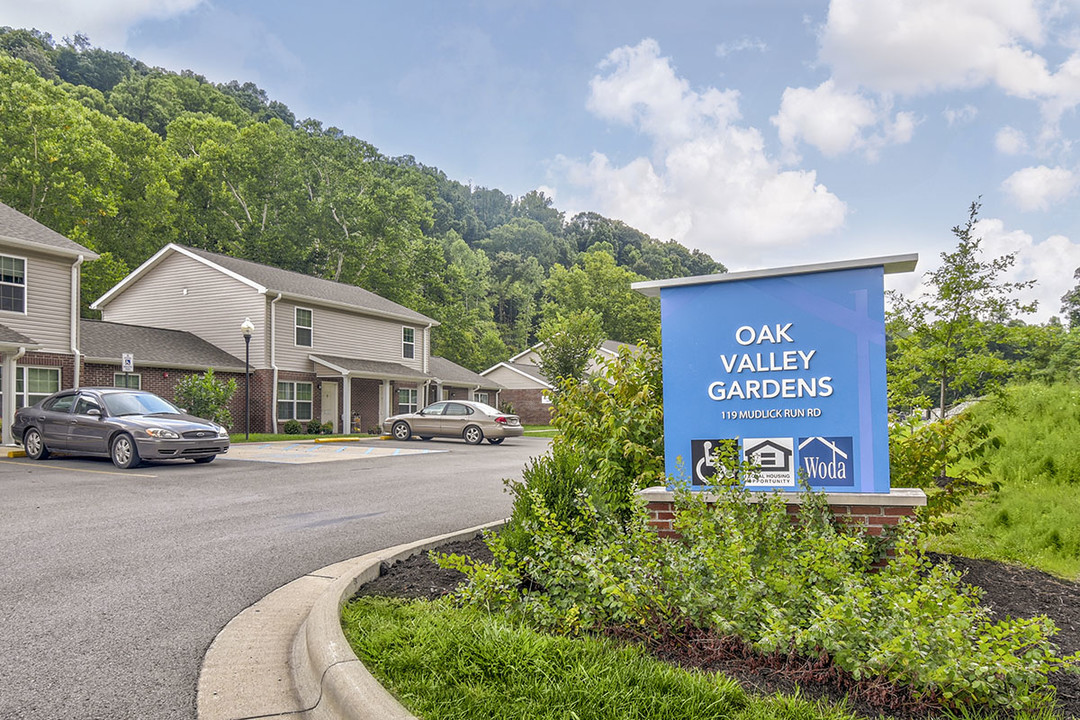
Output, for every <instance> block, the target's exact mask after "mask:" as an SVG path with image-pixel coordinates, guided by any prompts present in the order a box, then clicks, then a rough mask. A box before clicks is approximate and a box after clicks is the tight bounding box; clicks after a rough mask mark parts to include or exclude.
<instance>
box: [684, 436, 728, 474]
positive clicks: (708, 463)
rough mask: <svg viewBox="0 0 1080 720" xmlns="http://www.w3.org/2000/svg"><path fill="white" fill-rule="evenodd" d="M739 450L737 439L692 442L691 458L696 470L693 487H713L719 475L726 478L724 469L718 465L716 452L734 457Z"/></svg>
mask: <svg viewBox="0 0 1080 720" xmlns="http://www.w3.org/2000/svg"><path fill="white" fill-rule="evenodd" d="M737 448H738V441H737V440H735V438H724V439H720V440H691V441H690V458H691V463H692V466H693V468H694V473H693V476H692V477H691V478H690V484H691V485H712V484H713V483H714V482H715V478H716V477H717V475H719V476H720V477H724V476H725V475H724V474H723V468H720V467H717V465H716V452H717V451H718V450H719V451H720V453H721V454H722V455H728V456H732V457H734V453H735V451H736V449H737Z"/></svg>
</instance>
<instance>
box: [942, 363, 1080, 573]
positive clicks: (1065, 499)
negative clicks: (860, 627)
mask: <svg viewBox="0 0 1080 720" xmlns="http://www.w3.org/2000/svg"><path fill="white" fill-rule="evenodd" d="M971 412H973V413H975V414H976V416H977V419H979V420H982V421H984V422H988V423H990V424H991V425H992V426H993V428H994V433H995V434H997V435H998V436H999V437H1000V438H1001V439H1002V441H1003V443H1002V446H1001V447H1000V448H998V449H997V450H996V451H994V453H993V454H992V455H991V456H990V458H989V460H990V466H991V477H992V478H993V479H994V480H995V481H997V483H998V484H999V489H998V490H996V491H993V492H990V493H987V494H985V495H982V496H979V497H976V498H973V499H971V500H968V501H966V502H965V503H964V504H963V505H961V507H960V508H958V509H957V511H956V512H954V513H953V514H952V515H951V516H950V518H949V519H950V520H952V523H953V525H952V528H951V530H950V531H948V532H945V533H942V534H940V535H938V536H937V537H935V538H934V539H933V540H932V542H931V546H930V549H932V550H937V551H939V552H950V553H956V554H959V555H966V556H968V557H975V558H983V559H987V560H1003V561H1006V562H1013V563H1019V564H1023V565H1029V566H1031V567H1036V568H1039V569H1041V570H1045V571H1047V572H1050V573H1053V574H1055V575H1059V576H1062V577H1065V578H1068V579H1080V384H1076V383H1057V384H1053V385H1046V384H1042V383H1025V384H1022V385H1013V386H1010V387H1008V388H1006V390H1005V392H1004V394H1003V395H1002V397H1000V398H995V399H990V400H986V401H983V402H982V403H980V404H979V405H977V406H976V407H975V408H973V409H972V411H971Z"/></svg>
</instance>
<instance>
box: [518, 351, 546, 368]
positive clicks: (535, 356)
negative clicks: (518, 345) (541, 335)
mask: <svg viewBox="0 0 1080 720" xmlns="http://www.w3.org/2000/svg"><path fill="white" fill-rule="evenodd" d="M514 362H515V363H517V364H518V365H539V364H540V353H538V352H536V351H535V350H530V351H529V352H527V353H525V354H524V355H522V356H521V357H519V358H518V359H517V360H515V361H514Z"/></svg>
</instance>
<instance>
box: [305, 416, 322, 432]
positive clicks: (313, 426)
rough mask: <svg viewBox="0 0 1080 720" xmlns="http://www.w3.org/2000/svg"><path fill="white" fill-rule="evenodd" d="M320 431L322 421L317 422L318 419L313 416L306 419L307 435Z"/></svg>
mask: <svg viewBox="0 0 1080 720" xmlns="http://www.w3.org/2000/svg"><path fill="white" fill-rule="evenodd" d="M321 432H322V423H321V422H319V421H318V420H316V419H314V418H312V419H311V420H308V424H307V434H308V435H318V434H319V433H321Z"/></svg>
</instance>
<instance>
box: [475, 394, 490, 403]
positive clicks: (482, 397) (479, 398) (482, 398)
mask: <svg viewBox="0 0 1080 720" xmlns="http://www.w3.org/2000/svg"><path fill="white" fill-rule="evenodd" d="M490 397H491V396H490V394H489V393H486V392H478V393H476V395H475V400H476V402H478V403H484V404H485V405H487V404H488V403H489V402H490Z"/></svg>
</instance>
